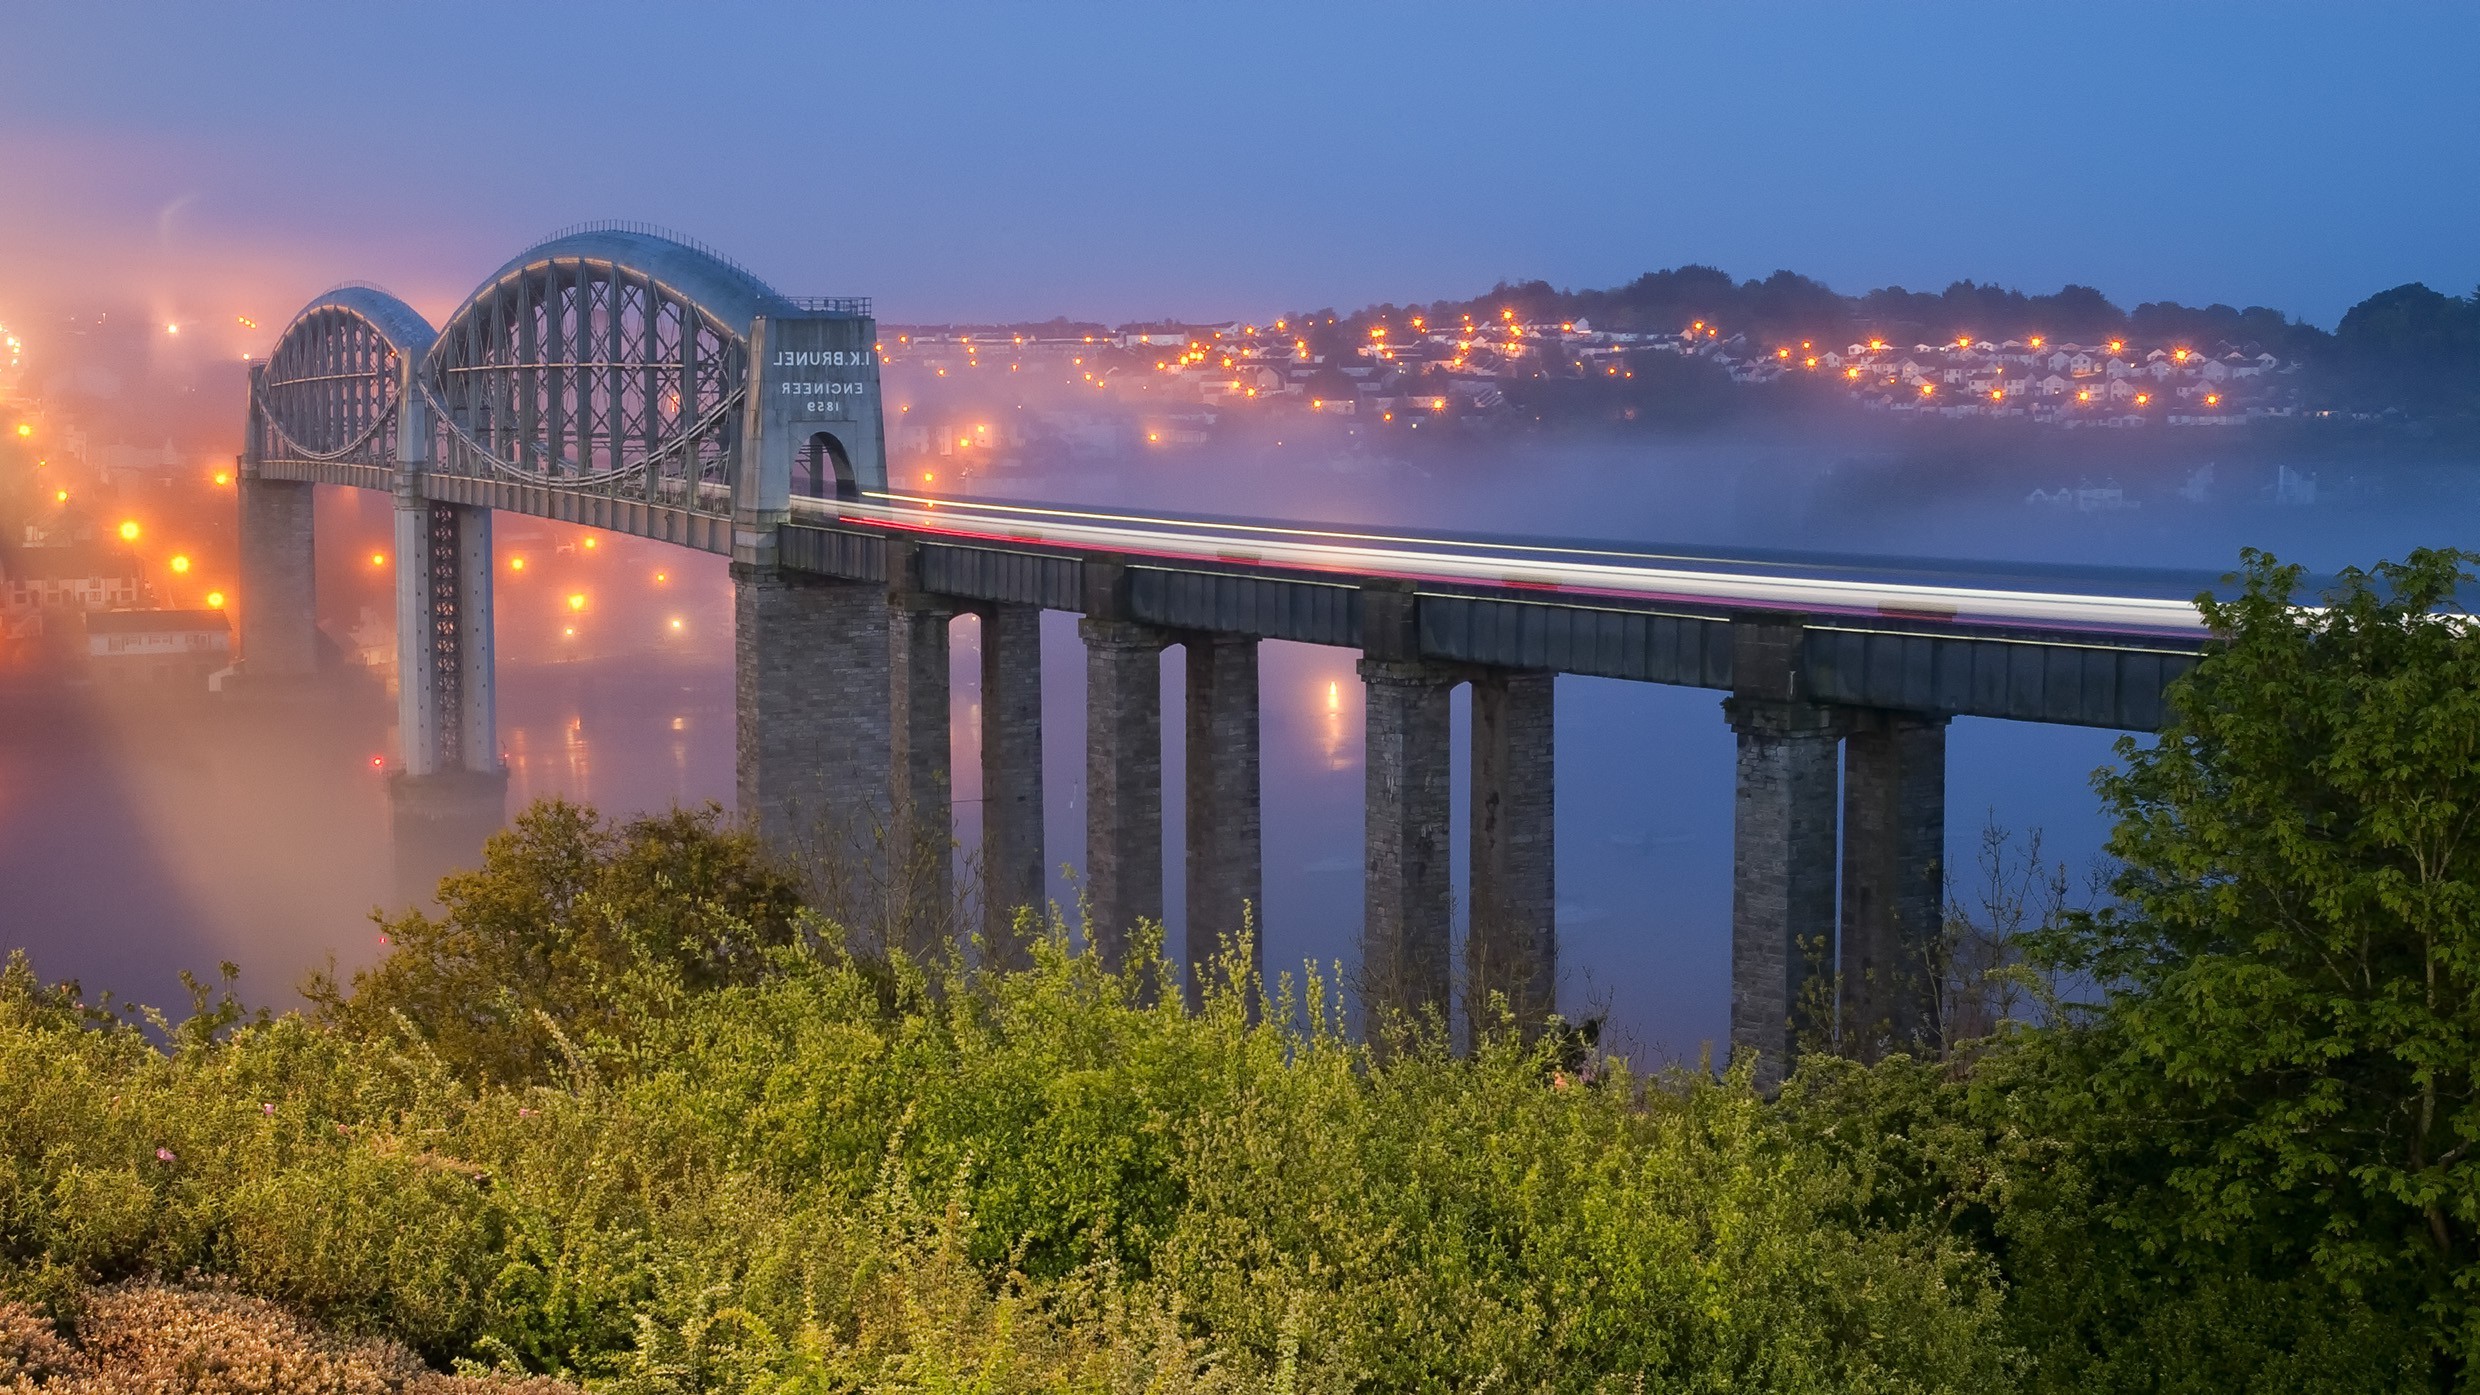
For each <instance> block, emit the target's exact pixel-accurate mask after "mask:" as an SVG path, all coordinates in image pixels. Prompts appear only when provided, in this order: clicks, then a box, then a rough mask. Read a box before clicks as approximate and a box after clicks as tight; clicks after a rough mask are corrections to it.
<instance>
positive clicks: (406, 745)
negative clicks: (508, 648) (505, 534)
mask: <svg viewBox="0 0 2480 1395" xmlns="http://www.w3.org/2000/svg"><path fill="white" fill-rule="evenodd" d="M420 481H421V476H420V475H419V474H415V473H411V472H407V473H405V474H403V475H401V476H400V477H399V480H398V484H397V493H396V731H397V741H398V744H399V745H400V746H401V747H402V748H403V756H404V763H403V765H401V766H400V767H399V768H398V769H397V770H396V772H395V773H394V774H393V775H392V776H391V777H390V778H389V780H388V796H389V805H390V812H391V814H392V821H393V823H394V827H395V844H396V865H397V879H398V882H399V883H400V888H401V889H402V890H403V891H404V892H406V893H407V894H409V895H416V896H423V895H427V894H428V893H429V891H430V889H431V885H432V883H433V882H434V881H435V880H436V879H437V877H438V875H439V874H440V873H442V872H444V871H447V870H448V869H451V868H454V867H461V866H471V865H472V864H473V862H474V860H475V856H476V854H477V853H478V852H479V851H480V849H481V847H482V843H483V840H485V839H486V838H488V837H490V836H491V834H492V833H494V832H496V831H497V830H498V828H499V826H500V823H501V821H502V820H503V819H505V818H506V816H507V805H508V770H507V767H506V766H505V765H503V764H502V763H501V762H500V758H499V720H498V705H497V701H496V696H495V686H496V683H497V673H496V661H495V657H494V653H493V643H492V605H491V583H492V578H491V511H490V510H489V509H487V508H476V507H472V506H468V505H462V504H449V503H442V502H440V501H437V500H433V499H427V498H424V497H423V496H422V493H421V490H420Z"/></svg>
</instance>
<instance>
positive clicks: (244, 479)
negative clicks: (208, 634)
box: [240, 472, 319, 679]
mask: <svg viewBox="0 0 2480 1395" xmlns="http://www.w3.org/2000/svg"><path fill="white" fill-rule="evenodd" d="M317 488H318V486H316V485H313V484H308V483H305V482H302V481H298V480H269V479H260V478H258V477H257V476H256V475H253V474H249V473H247V472H245V473H243V475H242V476H241V586H240V593H241V595H240V601H241V661H242V668H243V671H245V672H246V673H248V674H249V675H250V676H251V677H252V678H253V679H265V678H307V677H309V676H310V675H311V674H312V673H313V672H315V671H316V670H317V668H318V628H319V620H318V593H317V582H316V580H315V576H316V573H315V570H314V568H313V565H312V564H313V560H314V559H313V547H314V545H315V544H314V541H313V539H314V529H313V526H312V522H311V519H312V514H311V497H312V493H313V491H315V490H316V489H317Z"/></svg>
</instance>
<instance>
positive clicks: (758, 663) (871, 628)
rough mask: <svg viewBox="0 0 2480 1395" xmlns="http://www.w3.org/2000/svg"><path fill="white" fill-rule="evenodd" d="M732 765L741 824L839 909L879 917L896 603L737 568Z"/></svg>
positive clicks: (817, 581)
mask: <svg viewBox="0 0 2480 1395" xmlns="http://www.w3.org/2000/svg"><path fill="white" fill-rule="evenodd" d="M732 618H733V624H732V654H733V708H734V713H733V718H734V720H733V757H734V765H735V768H736V771H737V776H738V779H737V785H738V802H739V808H740V813H741V817H743V818H745V819H748V820H750V821H751V822H752V823H754V824H755V825H756V826H757V829H758V833H759V836H761V837H762V838H764V839H765V840H766V841H767V842H768V843H769V844H771V845H773V846H774V847H775V848H776V849H777V850H778V851H779V852H782V853H784V854H786V855H789V856H793V857H796V858H799V859H801V860H803V861H805V862H807V863H808V865H809V868H810V870H811V872H812V874H813V876H814V877H817V878H820V879H822V881H821V886H820V887H819V888H818V889H819V890H820V891H821V892H822V893H830V895H829V899H830V900H831V901H832V900H836V899H838V898H837V897H835V896H834V895H832V894H831V893H834V892H836V891H838V890H841V891H842V892H843V893H845V894H844V895H843V896H842V898H841V900H842V901H843V904H840V905H834V906H832V907H831V908H830V909H831V910H832V911H833V912H834V913H836V914H841V915H854V914H858V913H861V912H863V911H866V910H868V909H869V908H870V903H871V901H872V900H874V898H873V897H872V896H870V895H869V893H870V891H871V888H870V887H869V886H868V885H867V882H868V881H869V879H870V878H871V877H872V876H873V875H874V873H873V871H872V859H871V857H870V852H871V850H872V849H873V848H875V847H876V846H877V841H878V839H879V837H880V836H881V835H882V834H883V833H884V831H885V826H886V815H887V791H888V783H889V779H888V772H889V758H890V752H889V744H890V737H889V723H888V711H887V709H888V693H889V684H890V679H889V672H888V638H887V593H886V588H885V587H884V586H882V585H879V584H877V583H873V582H866V581H840V580H833V579H829V578H826V577H820V576H811V575H807V574H804V573H798V572H787V571H783V570H781V569H779V568H777V567H774V566H768V565H757V564H749V563H741V562H736V563H734V564H733V566H732Z"/></svg>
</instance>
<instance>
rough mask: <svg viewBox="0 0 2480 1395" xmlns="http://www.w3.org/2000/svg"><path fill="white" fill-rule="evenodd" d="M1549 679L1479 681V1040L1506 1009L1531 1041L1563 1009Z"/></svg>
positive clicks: (1475, 953) (1472, 936)
mask: <svg viewBox="0 0 2480 1395" xmlns="http://www.w3.org/2000/svg"><path fill="white" fill-rule="evenodd" d="M1551 688H1552V676H1551V675H1550V674H1547V673H1521V672H1510V671H1506V670H1488V671H1483V672H1480V673H1477V674H1475V675H1474V677H1473V680H1472V826H1471V830H1470V832H1471V848H1472V857H1471V868H1472V897H1471V907H1472V916H1471V924H1470V927H1469V929H1468V930H1467V932H1466V935H1465V940H1464V972H1465V983H1466V992H1467V995H1468V996H1467V1003H1466V1008H1467V1011H1466V1019H1467V1021H1469V1022H1471V1023H1472V1024H1473V1034H1474V1036H1475V1038H1476V1039H1477V1038H1478V1037H1480V1036H1481V1035H1482V1034H1483V1033H1484V1032H1485V1031H1487V1030H1488V1029H1489V1027H1490V1026H1491V1024H1492V1021H1493V1017H1492V1014H1494V1013H1495V1012H1496V1011H1497V1010H1498V1009H1496V1008H1494V1007H1493V1006H1492V1003H1493V999H1494V998H1503V999H1504V1002H1505V1008H1504V1010H1505V1011H1506V1013H1507V1014H1508V1015H1509V1016H1510V1017H1511V1018H1512V1019H1513V1020H1514V1023H1515V1025H1516V1027H1517V1028H1518V1030H1520V1031H1522V1032H1524V1033H1525V1034H1526V1035H1527V1036H1528V1037H1529V1036H1532V1035H1534V1034H1536V1033H1538V1032H1539V1031H1540V1030H1541V1028H1542V1025H1543V1024H1544V1022H1545V1021H1547V1019H1548V1018H1549V1016H1550V1014H1551V1013H1552V1012H1554V1011H1555V1010H1556V1009H1557V989H1558V953H1559V950H1558V923H1557V920H1558V857H1557V851H1556V848H1555V846H1554V841H1555V840H1554V838H1553V833H1554V830H1555V819H1554V815H1553V810H1554V806H1555V800H1554V794H1555V780H1554V778H1553V767H1554V745H1553V741H1552V720H1551V719H1552V715H1553V704H1552V701H1551Z"/></svg>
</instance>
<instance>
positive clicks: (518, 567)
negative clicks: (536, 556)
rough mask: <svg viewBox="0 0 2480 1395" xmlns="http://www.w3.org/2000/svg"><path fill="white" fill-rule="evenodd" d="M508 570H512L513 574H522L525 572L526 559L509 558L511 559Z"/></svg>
mask: <svg viewBox="0 0 2480 1395" xmlns="http://www.w3.org/2000/svg"><path fill="white" fill-rule="evenodd" d="M508 570H510V571H512V572H521V571H524V570H525V559H524V558H522V557H511V558H509V559H508Z"/></svg>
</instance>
